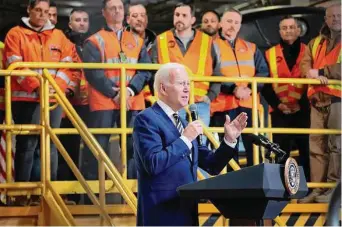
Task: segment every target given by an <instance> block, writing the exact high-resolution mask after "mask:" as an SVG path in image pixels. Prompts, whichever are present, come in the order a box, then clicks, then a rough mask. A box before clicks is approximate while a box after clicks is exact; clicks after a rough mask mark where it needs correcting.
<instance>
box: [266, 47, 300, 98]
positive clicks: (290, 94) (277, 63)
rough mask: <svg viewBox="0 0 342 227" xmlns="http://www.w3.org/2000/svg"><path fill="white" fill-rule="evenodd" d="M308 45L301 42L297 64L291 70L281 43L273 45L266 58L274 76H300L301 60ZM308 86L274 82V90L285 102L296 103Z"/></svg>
mask: <svg viewBox="0 0 342 227" xmlns="http://www.w3.org/2000/svg"><path fill="white" fill-rule="evenodd" d="M305 48H306V45H305V44H303V43H301V45H300V52H299V55H298V57H297V60H296V64H295V65H294V66H293V68H292V70H291V71H290V69H289V67H288V66H287V63H286V60H285V58H284V55H283V50H282V47H281V45H280V44H278V45H276V46H274V47H271V48H270V49H268V50H267V51H266V53H265V55H266V60H267V62H268V65H269V68H270V75H271V77H272V78H300V77H301V73H300V69H299V64H300V61H301V60H302V58H303V56H304V52H305ZM305 89H306V86H305V85H302V84H273V90H274V92H275V93H276V94H277V96H278V98H279V100H280V101H281V102H282V103H285V104H296V103H298V101H299V100H300V98H301V97H302V95H303V93H304V92H305Z"/></svg>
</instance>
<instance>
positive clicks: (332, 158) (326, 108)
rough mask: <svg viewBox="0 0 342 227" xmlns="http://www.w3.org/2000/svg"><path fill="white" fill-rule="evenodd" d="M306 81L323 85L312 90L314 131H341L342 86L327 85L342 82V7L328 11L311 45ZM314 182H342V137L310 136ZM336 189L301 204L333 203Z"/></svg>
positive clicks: (307, 53)
mask: <svg viewBox="0 0 342 227" xmlns="http://www.w3.org/2000/svg"><path fill="white" fill-rule="evenodd" d="M300 69H301V72H302V76H303V77H307V78H314V79H319V80H320V81H321V84H322V85H314V86H309V88H308V97H309V100H310V103H311V117H310V118H311V128H314V129H325V128H329V129H341V85H327V82H328V79H335V80H341V5H340V4H337V5H332V6H330V7H328V8H327V9H326V12H325V24H324V26H323V28H322V30H321V32H320V35H319V36H318V37H316V38H314V39H313V40H311V41H310V43H309V44H308V48H307V49H306V51H305V54H304V57H303V60H302V62H301V65H300ZM309 142H310V166H311V181H312V182H327V181H328V182H339V181H340V180H341V135H320V134H311V135H310V139H309ZM331 195H332V189H330V190H323V189H319V188H317V189H314V190H313V191H312V192H311V193H310V194H309V195H308V196H307V197H305V198H304V199H302V200H300V202H301V203H310V202H314V201H315V202H321V203H326V202H329V199H330V197H331Z"/></svg>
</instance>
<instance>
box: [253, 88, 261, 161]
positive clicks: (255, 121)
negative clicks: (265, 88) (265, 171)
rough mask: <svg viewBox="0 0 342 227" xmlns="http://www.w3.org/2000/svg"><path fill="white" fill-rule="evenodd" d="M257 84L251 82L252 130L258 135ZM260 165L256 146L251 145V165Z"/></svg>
mask: <svg viewBox="0 0 342 227" xmlns="http://www.w3.org/2000/svg"><path fill="white" fill-rule="evenodd" d="M258 104H259V103H258V84H257V83H256V82H255V81H253V82H252V105H253V108H252V128H253V134H255V135H257V134H258V132H259V131H258V128H259V126H258ZM259 163H260V160H259V149H258V147H257V146H256V145H254V144H253V165H258V164H259Z"/></svg>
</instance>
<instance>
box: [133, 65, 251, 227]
mask: <svg viewBox="0 0 342 227" xmlns="http://www.w3.org/2000/svg"><path fill="white" fill-rule="evenodd" d="M189 85H190V82H189V77H188V74H187V72H186V70H185V68H184V67H183V66H182V65H180V64H178V63H168V64H165V65H163V66H162V67H161V68H160V69H159V70H158V72H157V73H156V76H155V82H154V90H155V91H156V92H157V94H158V99H159V100H158V101H157V103H156V104H154V105H153V106H152V107H150V108H147V109H146V110H144V111H142V112H141V113H140V114H139V115H138V116H137V118H136V120H135V123H134V129H133V141H134V158H135V162H136V165H137V170H138V217H137V225H138V226H141V225H144V226H156V225H158V226H191V225H198V212H197V202H196V201H190V200H183V199H181V198H180V197H179V196H178V194H177V191H176V189H177V187H179V186H181V185H184V184H188V183H192V182H194V181H196V180H197V167H198V166H199V167H201V168H203V169H204V170H206V171H207V172H209V173H210V174H219V173H220V172H221V170H222V169H223V168H224V167H225V165H226V164H227V162H228V161H229V160H230V159H231V158H232V157H233V154H234V152H233V150H234V149H235V146H236V143H237V142H236V141H237V140H236V138H238V137H239V135H240V134H241V131H242V130H243V129H244V128H245V127H246V124H247V115H246V113H241V114H240V115H239V116H238V117H237V118H236V119H235V120H233V121H230V119H229V117H228V116H227V119H226V122H225V124H224V131H225V135H224V142H222V143H221V145H220V147H219V148H218V149H217V150H216V151H215V152H211V151H210V150H209V149H208V148H207V147H206V146H202V145H200V144H198V143H197V141H196V137H197V136H198V135H200V134H202V132H203V129H202V125H201V123H200V122H199V121H193V122H191V123H189V124H188V123H186V122H181V120H180V118H179V117H178V115H177V114H178V113H177V112H178V111H179V110H180V109H182V108H183V107H185V106H186V105H188V102H189V88H190V86H189Z"/></svg>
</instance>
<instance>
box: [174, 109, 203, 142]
mask: <svg viewBox="0 0 342 227" xmlns="http://www.w3.org/2000/svg"><path fill="white" fill-rule="evenodd" d="M196 106H197V113H198V118H199V119H201V121H202V122H203V123H204V125H205V126H206V127H209V124H210V104H209V103H205V102H197V103H196ZM179 116H180V117H181V118H182V119H184V120H187V117H186V111H185V110H184V109H181V110H180V111H179ZM202 139H203V145H205V144H206V142H207V137H205V136H203V137H202Z"/></svg>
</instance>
